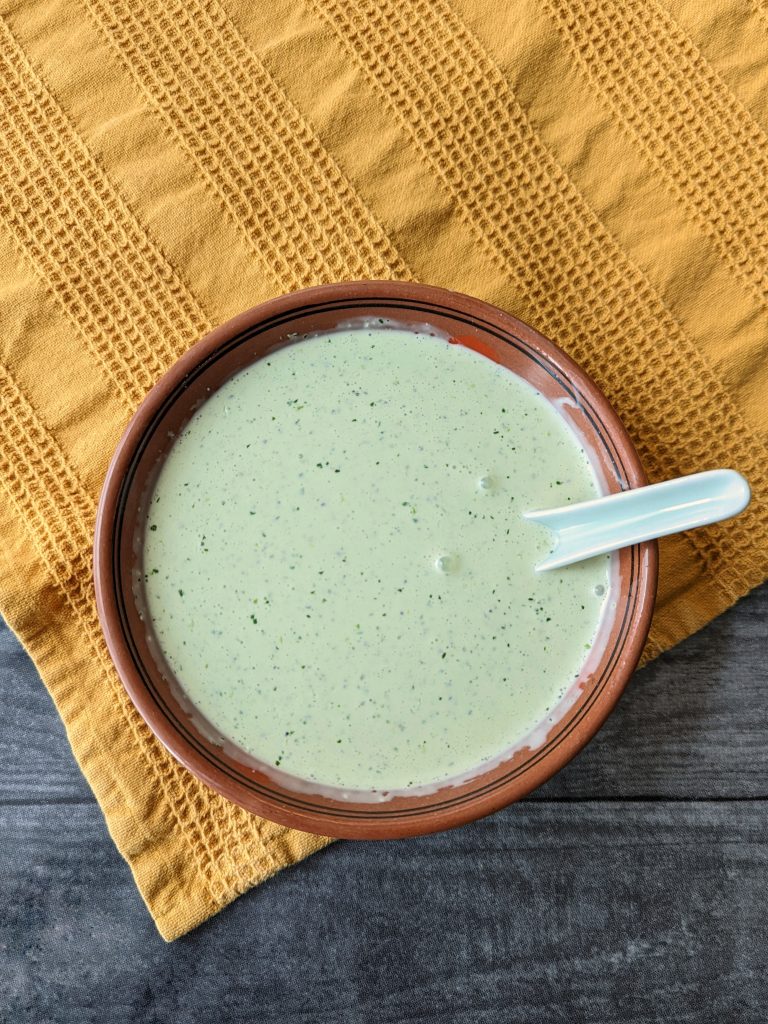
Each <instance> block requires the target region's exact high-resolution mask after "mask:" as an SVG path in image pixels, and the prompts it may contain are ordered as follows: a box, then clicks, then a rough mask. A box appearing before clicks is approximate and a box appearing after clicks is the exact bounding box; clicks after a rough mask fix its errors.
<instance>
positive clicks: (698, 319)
mask: <svg viewBox="0 0 768 1024" xmlns="http://www.w3.org/2000/svg"><path fill="white" fill-rule="evenodd" d="M0 12H2V20H1V24H2V28H1V30H0V63H1V64H2V74H1V75H0V90H1V91H2V96H1V97H0V147H1V150H2V151H1V153H0V321H1V324H2V329H1V330H0V345H1V346H2V350H1V352H0V357H1V360H0V495H1V496H2V500H1V501H0V531H1V533H0V536H2V544H1V545H0V610H1V611H2V613H3V615H4V616H5V617H6V619H7V621H8V622H9V624H10V625H11V626H12V628H13V629H14V630H15V632H16V633H17V634H18V636H19V637H20V638H21V640H22V641H23V643H24V644H25V646H26V648H27V650H28V651H29V652H30V653H31V655H32V657H33V658H34V660H35V663H36V664H37V666H38V668H39V670H40V674H41V675H42V677H43V679H44V681H45V683H46V685H47V686H48V688H49V689H50V691H51V694H52V696H53V699H54V700H55V702H56V705H57V707H58V709H59V711H60V713H61V715H62V718H63V719H64V721H65V723H66V727H67V730H68V735H69V739H70V742H71V744H72V748H73V750H74V753H75V756H76V757H77V759H78V762H79V764H80V765H81V767H82V770H83V772H84V773H85V775H86V777H87V779H88V781H89V783H90V785H91V786H92V788H93V791H94V793H95V794H96V797H97V798H98V800H99V803H100V805H101V807H102V809H103V811H104V814H105V817H106V820H107V825H108V827H109V829H110V832H111V834H112V836H113V837H114V840H115V842H116V843H117V845H118V847H119V849H120V851H121V852H122V854H123V856H124V857H125V858H126V859H127V861H128V862H129V864H130V866H131V868H132V870H133V873H134V875H135V878H136V882H137V885H138V887H139V889H140V891H141V894H142V896H143V897H144V899H145V901H146V903H147V905H148V907H149V910H150V912H151V914H152V915H153V917H154V919H155V921H156V922H157V925H158V928H159V929H160V931H161V933H162V934H163V936H165V938H167V939H172V938H174V937H176V936H178V935H181V934H182V933H183V932H185V931H187V930H188V929H190V928H192V927H194V926H195V925H196V924H198V923H199V922H201V921H202V920H204V919H205V918H206V917H208V916H210V915H211V914H213V913H215V912H216V911H217V910H219V909H220V908H221V907H223V906H225V905H226V904H227V903H228V902H229V901H231V900H232V899H234V897H235V896H237V895H238V894H239V893H242V892H243V891H245V890H246V889H248V888H249V887H250V886H253V885H255V884H257V883H259V882H260V881H262V880H263V879H265V878H267V877H268V876H269V875H271V874H272V873H274V872H275V871H277V870H279V869H280V868H282V867H283V866H285V865H288V864H291V863H293V862H295V861H297V860H299V859H300V858H302V857H304V856H306V855H307V854H309V853H311V852H312V851H314V850H317V849H318V848H319V847H320V846H322V845H324V843H325V840H322V839H318V838H316V837H311V836H307V835H303V834H300V833H296V832H293V831H290V830H288V829H285V828H282V827H279V826H276V825H273V824H271V823H269V822H266V821H262V820H259V819H257V818H255V817H253V816H251V815H249V814H247V813H245V812H244V811H242V810H240V809H239V808H237V807H234V806H232V805H231V804H229V803H227V802H226V801H225V800H223V799H221V798H220V797H218V796H216V795H215V794H213V793H211V792H210V791H209V790H208V789H207V788H206V787H205V786H204V785H202V784H201V783H199V782H198V781H197V780H196V779H194V778H193V777H191V776H190V775H189V774H188V773H187V772H186V771H184V769H182V768H181V767H179V766H178V765H177V764H176V763H175V762H174V761H173V760H172V758H170V756H169V755H168V754H167V753H166V752H165V751H164V749H163V748H162V747H161V746H160V745H159V743H157V742H156V741H155V740H154V739H153V737H152V736H151V735H150V733H149V731H148V730H147V728H146V727H145V726H144V725H143V723H142V721H141V720H140V719H139V718H138V716H137V714H136V712H135V711H134V710H133V708H132V706H131V704H130V703H129V701H128V699H127V697H126V695H125V693H124V691H123V689H122V688H121V686H120V683H119V681H118V679H117V678H116V675H115V672H114V671H113V669H112V668H111V665H110V662H109V658H108V656H107V652H106V648H105V646H104V642H103V640H102V637H101V634H100V631H99V625H98V622H97V618H96V610H95V606H94V596H93V583H92V579H91V539H92V531H93V525H94V512H95V507H96V501H97V497H98V493H99V489H100V486H101V483H102V479H103V477H104V473H105V470H106V466H107V462H108V460H109V457H110V454H111V452H112V449H113V447H114V445H115V443H116V441H117V439H118V437H119V435H120V433H121V431H122V429H123V428H124V426H125V424H126V422H127V420H128V418H129V416H130V415H131V413H132V412H133V410H134V409H135V408H136V406H137V404H138V403H139V402H140V401H141V398H142V396H143V395H144V394H145V392H146V391H147V390H148V388H149V387H150V386H151V385H152V383H153V382H154V381H155V380H156V379H157V377H158V375H159V374H161V373H162V372H163V370H164V369H165V368H166V367H168V366H169V365H170V363H172V362H173V360H174V359H176V358H177V357H178V356H179V355H180V354H181V353H182V352H183V351H184V350H185V349H186V348H187V347H188V346H189V345H191V344H192V343H193V342H194V341H196V340H197V339H198V338H199V337H200V336H201V335H202V334H204V333H205V332H206V331H207V330H208V329H209V328H210V327H212V326H213V325H214V324H217V323H219V322H221V321H223V320H225V319H227V318H228V317H231V316H232V315H233V314H235V313H237V312H238V311H240V310H242V309H244V308H246V307H249V306H252V305H254V304H255V303H257V302H260V301H262V300H263V299H266V298H268V297H270V296H272V295H275V294H277V293H279V292H285V291H288V290H291V289H295V288H300V287H302V286H304V285H311V284H317V283H320V282H326V281H334V280H340V279H352V278H391V277H395V278H415V279H418V280H422V281H427V282H432V283H434V284H439V285H444V286H446V287H449V288H456V289H460V290H462V291H466V292H470V293H473V294H475V295H479V296H481V297H482V298H484V299H487V300H490V301H491V302H494V303H497V304H498V305H500V306H502V307H504V308H505V309H508V310H510V311H511V312H513V313H515V314H517V315H518V316H520V317H522V318H523V319H524V320H527V321H528V322H530V323H531V324H533V325H534V326H535V327H537V328H538V329H539V330H541V331H542V332H544V333H545V334H547V335H549V337H551V338H553V339H554V340H555V341H556V342H557V343H558V344H559V345H561V346H562V347H563V348H565V349H566V350H567V351H568V352H569V353H570V354H571V355H573V356H574V357H575V358H576V359H577V360H579V361H580V362H581V363H582V364H583V365H584V366H585V367H586V368H587V369H588V371H589V372H590V373H591V374H592V375H593V376H594V377H595V378H596V380H597V381H598V382H599V383H600V384H601V385H602V387H603V388H604V389H605V391H606V392H607V394H608V396H609V398H610V399H611V401H612V402H613V404H614V405H615V406H616V408H617V409H618V411H619V413H620V414H621V416H622V417H623V419H624V421H625V423H626V424H627V426H628V428H629V430H630V433H631V434H632V436H633V437H634V439H635V442H636V444H637V446H638V448H639V450H640V452H641V455H642V457H643V460H644V462H645V465H646V467H647V469H648V472H649V474H650V476H651V477H652V478H653V479H654V480H660V479H663V478H665V477H672V476H677V475H679V474H683V473H690V472H693V471H696V470H702V469H708V468H713V467H717V466H732V467H734V468H736V469H739V470H741V471H742V472H743V473H744V474H745V475H746V476H747V477H748V478H749V480H750V481H751V483H752V486H753V488H754V502H753V504H752V506H751V508H750V509H749V511H748V512H747V514H745V515H743V516H741V517H739V518H738V519H736V520H734V521H732V522H730V523H726V524H723V525H720V526H714V527H710V528H708V529H705V530H701V531H697V532H695V533H691V534H690V535H685V536H679V537H676V538H671V539H669V540H665V541H664V542H663V543H662V551H661V554H662V570H661V586H660V593H659V604H658V612H657V614H656V618H655V620H654V625H653V630H652V634H651V640H650V642H649V645H648V650H647V655H648V656H653V655H655V654H657V653H658V652H660V651H661V650H663V649H664V648H666V647H669V646H670V645H671V644H673V643H675V642H676V641H678V640H681V639H682V638H683V637H685V636H687V635H688V634H689V633H691V632H693V631H694V630H696V629H698V628H699V627H701V626H703V625H704V623H706V622H707V621H708V620H709V619H711V618H712V617H713V616H715V615H717V614H718V613H719V612H721V611H722V610H723V609H725V608H727V607H728V606H729V605H730V604H732V603H733V602H734V601H735V600H736V599H737V598H738V597H739V596H741V595H742V594H744V593H746V592H747V591H748V590H749V589H750V588H751V587H754V586H755V585H756V584H758V583H760V582H761V581H762V580H764V579H765V578H766V577H767V576H768V519H767V515H766V498H768V484H767V479H768V450H767V446H766V441H767V439H768V358H767V357H766V345H767V343H768V339H767V338H766V327H767V325H768V320H767V318H766V307H767V300H768V193H767V186H768V142H767V141H766V135H767V134H768V5H766V2H765V0H754V2H753V3H752V4H751V5H750V3H748V2H746V0H744V2H738V3H737V2H727V0H709V2H707V3H700V2H698V0H667V2H664V3H661V2H657V0H642V2H640V0H543V2H542V0H516V2H514V3H504V4H500V3H496V2H492V0H448V2H446V0H303V2H301V0H269V2H266V0H255V2H254V0H221V2H217V0H4V2H2V3H0Z"/></svg>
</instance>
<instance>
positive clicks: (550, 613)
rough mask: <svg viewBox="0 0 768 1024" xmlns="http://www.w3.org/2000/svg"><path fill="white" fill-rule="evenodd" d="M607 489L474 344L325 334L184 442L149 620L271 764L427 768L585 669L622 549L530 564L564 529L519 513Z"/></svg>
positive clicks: (451, 758)
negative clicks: (543, 568) (561, 563)
mask: <svg viewBox="0 0 768 1024" xmlns="http://www.w3.org/2000/svg"><path fill="white" fill-rule="evenodd" d="M597 493H598V489H597V484H596V481H595V478H594V475H593V472H592V470H591V467H590V466H589V463H588V460H587V458H586V456H585V454H584V452H583V451H582V449H581V448H580V447H579V444H578V441H577V439H576V437H575V435H573V434H572V433H571V431H570V430H569V429H568V427H567V426H566V425H565V422H564V421H563V420H562V419H561V418H560V417H559V415H558V414H557V413H556V411H555V410H554V409H553V408H552V406H551V405H550V404H549V403H548V402H547V401H546V400H545V399H543V398H542V397H541V396H540V395H539V394H538V393H537V392H536V391H535V390H534V389H533V388H532V387H531V386H530V385H528V384H527V383H526V382H525V381H522V380H521V379H519V378H518V377H516V376H515V375H514V374H512V373H510V372H509V371H508V370H506V369H504V368H502V367H499V366H496V365H495V364H494V363H492V362H490V361H489V360H487V359H486V358H484V357H483V356H480V355H477V354H476V353H474V352H471V351H469V350H468V349H465V348H463V347H461V346H458V345H449V344H448V343H447V342H444V341H442V340H440V339H437V338H433V337H429V336H426V335H416V334H414V333H412V332H410V331H406V330H394V329H378V328H377V329H375V330H367V329H355V330H349V331H339V332H336V333H333V334H329V335H326V336H323V337H318V338H312V339H309V340H305V341H302V342H300V343H297V344H294V345H291V346H289V347H286V348H284V349H281V350H279V351H277V352H275V353H272V354H271V355H270V357H269V359H268V360H261V361H259V362H257V363H255V364H254V365H253V366H252V367H249V368H248V369H246V370H244V371H242V372H241V373H239V374H237V375H236V376H235V377H233V378H232V379H231V380H230V381H229V382H228V383H227V384H226V385H224V386H223V387H222V388H221V389H220V390H219V391H217V392H216V393H215V394H214V395H213V396H212V397H211V398H210V399H209V400H208V401H207V402H206V403H205V404H204V405H203V406H202V407H201V408H200V409H199V410H198V411H197V412H196V413H195V415H194V416H193V418H192V420H191V421H190V422H189V423H188V425H187V426H186V427H185V428H184V430H183V431H182V432H181V434H180V435H179V437H178V439H177V440H176V442H175V443H174V445H173V448H172V449H171V451H170V453H169V455H168V457H167V459H166V461H165V463H164V465H163V468H162V470H161V472H160V475H159V478H158V481H157V484H156V487H155V491H154V493H153V495H152V500H151V501H150V503H149V513H148V520H147V524H146V525H147V529H146V531H145V534H144V565H145V567H147V566H149V567H151V568H149V569H147V568H145V569H144V574H145V575H144V577H143V579H144V586H145V591H146V597H147V606H148V612H149V618H150V621H151V624H152V628H153V631H154V633H155V636H156V638H157V641H158V643H159V645H160V647H161V649H162V650H163V652H164V655H165V658H166V660H167V661H168V663H169V665H170V666H171V668H172V669H173V671H174V673H175V674H176V676H177V678H178V679H179V681H180V682H181V683H182V685H183V687H184V689H185V691H186V693H187V695H188V697H189V698H190V700H191V701H192V703H193V704H194V705H195V706H196V707H197V708H198V709H199V710H200V712H201V713H202V714H203V715H204V716H205V717H206V718H207V719H208V720H209V721H210V722H211V723H212V724H213V725H214V726H215V727H216V728H217V729H218V730H219V731H220V732H221V734H222V735H224V736H226V737H227V738H228V739H230V740H231V741H233V742H234V743H236V744H237V745H239V746H240V747H242V748H243V749H244V750H246V751H247V752H248V753H250V754H251V755H253V756H255V757H257V758H258V759H260V760H261V761H263V762H265V763H267V764H271V765H275V766H279V767H280V769H281V770H282V771H285V772H289V773H291V774H293V775H295V776H298V777H300V778H303V779H306V780H310V781H311V782H312V783H319V784H325V785H329V786H338V787H342V788H344V789H363V790H365V789H369V790H370V789H373V790H393V789H408V788H411V787H418V786H424V785H429V784H431V783H434V782H437V781H440V780H442V779H446V778H449V777H452V776H457V775H460V774H463V773H466V772H469V771H471V770H472V769H473V768H475V767H479V766H480V765H481V764H482V763H483V762H485V761H487V760H489V759H492V758H494V757H497V756H498V755H500V754H501V753H502V752H503V751H504V750H506V749H509V748H510V747H512V746H513V745H514V744H516V743H518V742H519V741H520V740H521V739H523V738H524V737H525V736H526V734H528V733H529V732H530V731H531V730H532V729H534V728H535V727H537V726H539V725H540V724H541V723H542V722H546V721H547V719H548V717H549V716H550V715H551V713H552V711H553V709H554V708H555V706H556V705H557V703H558V701H560V699H561V698H562V697H563V695H564V694H565V693H566V691H567V690H568V689H569V687H570V686H571V685H572V683H573V681H574V679H575V678H577V676H578V674H579V671H580V668H581V666H582V664H583V661H584V659H585V658H586V657H587V655H588V651H589V649H590V646H591V644H592V642H593V640H594V637H595V634H596V631H597V628H598V624H599V620H600V618H601V614H602V610H603V608H604V606H605V603H606V601H607V600H608V597H609V587H608V559H607V558H600V559H593V560H592V561H590V562H586V563H582V564H581V565H576V566H571V567H570V568H568V569H564V570H562V571H560V572H557V571H555V572H548V573H541V574H538V575H537V574H536V573H535V572H534V565H535V563H536V562H537V561H538V560H539V559H540V558H541V557H543V556H544V555H545V554H546V553H547V552H548V550H549V546H550V537H549V534H548V533H547V531H546V530H545V529H544V528H543V527H541V526H538V525H536V524H533V523H530V522H527V521H525V520H523V519H522V517H521V514H522V513H523V512H525V511H526V510H529V509H534V508H541V507H546V506H547V505H550V506H552V505H560V504H564V503H565V502H567V501H583V500H586V499H588V498H592V497H595V495H596V494H597ZM161 499H162V500H161Z"/></svg>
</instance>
